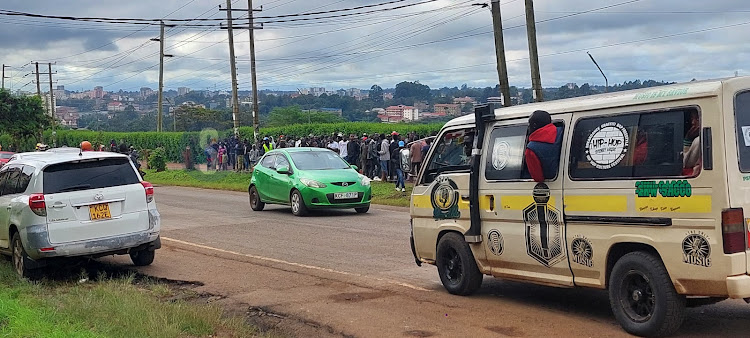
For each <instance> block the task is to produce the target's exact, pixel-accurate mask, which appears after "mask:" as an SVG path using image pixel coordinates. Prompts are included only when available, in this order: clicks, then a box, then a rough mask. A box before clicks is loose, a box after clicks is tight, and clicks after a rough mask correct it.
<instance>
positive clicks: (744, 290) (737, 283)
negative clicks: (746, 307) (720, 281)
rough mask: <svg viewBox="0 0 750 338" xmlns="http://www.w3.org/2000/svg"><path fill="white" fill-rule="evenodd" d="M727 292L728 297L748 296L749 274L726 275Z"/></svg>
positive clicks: (749, 294) (749, 286)
mask: <svg viewBox="0 0 750 338" xmlns="http://www.w3.org/2000/svg"><path fill="white" fill-rule="evenodd" d="M727 293H728V294H729V297H730V298H735V299H736V298H748V297H750V276H749V275H739V276H730V277H727Z"/></svg>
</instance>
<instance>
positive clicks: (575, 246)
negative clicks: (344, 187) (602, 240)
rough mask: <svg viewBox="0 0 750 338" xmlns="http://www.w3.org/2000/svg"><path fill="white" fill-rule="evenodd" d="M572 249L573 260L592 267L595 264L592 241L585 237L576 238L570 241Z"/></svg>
mask: <svg viewBox="0 0 750 338" xmlns="http://www.w3.org/2000/svg"><path fill="white" fill-rule="evenodd" d="M570 247H571V248H570V250H571V251H572V252H573V262H575V263H578V264H581V265H584V266H587V267H592V266H594V261H593V257H594V250H593V249H592V248H591V243H589V241H587V240H586V239H585V238H576V239H574V240H573V242H571V243H570Z"/></svg>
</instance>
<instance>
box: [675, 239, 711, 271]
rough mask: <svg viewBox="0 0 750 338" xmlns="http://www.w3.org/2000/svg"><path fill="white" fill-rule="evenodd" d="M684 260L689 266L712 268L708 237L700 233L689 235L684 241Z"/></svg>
mask: <svg viewBox="0 0 750 338" xmlns="http://www.w3.org/2000/svg"><path fill="white" fill-rule="evenodd" d="M682 258H683V261H684V262H685V263H688V264H692V265H698V266H704V267H709V266H711V245H710V244H709V243H708V240H707V239H706V237H704V236H703V235H701V234H698V233H691V234H688V235H687V237H685V239H684V240H683V241H682Z"/></svg>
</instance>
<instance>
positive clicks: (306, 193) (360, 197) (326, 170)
mask: <svg viewBox="0 0 750 338" xmlns="http://www.w3.org/2000/svg"><path fill="white" fill-rule="evenodd" d="M248 193H249V194H250V207H252V209H253V210H255V211H261V210H263V207H264V206H265V205H266V203H269V204H283V205H291V207H292V213H293V214H294V215H296V216H304V215H306V214H307V213H308V211H309V210H310V209H327V208H335V209H354V210H356V211H357V212H358V213H366V212H367V211H368V210H370V198H371V196H372V190H371V189H370V179H369V178H367V177H366V176H364V175H360V174H359V173H358V172H357V170H356V166H350V165H349V164H347V163H346V161H344V160H343V159H342V158H341V157H339V155H338V154H336V153H334V152H333V151H330V150H327V149H321V148H284V149H277V150H272V151H270V152H268V153H266V154H265V155H263V157H262V158H261V159H260V161H259V162H258V164H257V165H256V166H255V169H254V170H253V176H252V179H250V186H249V187H248Z"/></svg>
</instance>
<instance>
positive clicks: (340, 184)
mask: <svg viewBox="0 0 750 338" xmlns="http://www.w3.org/2000/svg"><path fill="white" fill-rule="evenodd" d="M331 184H333V185H338V186H339V187H350V186H353V185H355V184H357V182H331Z"/></svg>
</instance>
